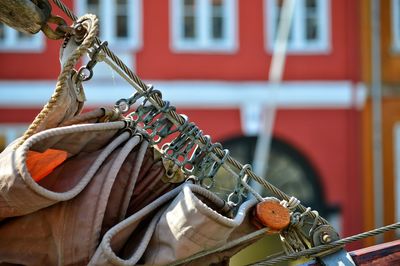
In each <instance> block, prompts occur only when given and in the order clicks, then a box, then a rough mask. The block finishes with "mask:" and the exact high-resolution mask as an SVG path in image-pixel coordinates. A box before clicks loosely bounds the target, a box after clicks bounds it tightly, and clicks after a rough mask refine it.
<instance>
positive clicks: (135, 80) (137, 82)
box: [53, 0, 400, 265]
mask: <svg viewBox="0 0 400 266" xmlns="http://www.w3.org/2000/svg"><path fill="white" fill-rule="evenodd" d="M53 2H54V3H55V4H56V5H57V6H58V7H59V8H60V9H61V10H63V11H64V12H65V13H66V14H67V16H69V17H70V18H71V19H73V20H74V21H76V20H77V17H76V16H75V15H74V14H73V13H72V12H71V11H70V10H69V9H68V8H67V7H66V6H65V5H64V4H63V3H62V2H61V1H60V0H53ZM96 43H97V44H98V45H100V44H101V42H100V39H99V38H97V37H96ZM103 50H104V52H105V53H106V54H107V55H108V56H109V57H110V58H111V60H112V61H113V62H114V63H115V64H116V65H117V66H118V67H119V68H120V69H121V70H122V71H123V72H124V73H125V74H126V77H128V78H129V80H130V81H131V82H130V83H131V85H132V86H133V87H135V89H136V90H137V91H138V92H140V93H142V94H146V92H147V90H148V86H147V85H146V84H145V83H144V82H143V81H142V80H141V79H140V78H139V77H138V76H137V75H136V74H134V73H133V71H131V70H130V69H129V68H128V67H127V66H126V65H125V64H124V63H123V62H122V61H121V60H120V59H119V58H118V57H117V56H116V55H115V54H114V53H113V52H112V51H111V50H110V49H109V48H108V47H107V46H104V47H103ZM148 100H149V101H150V102H151V103H152V104H153V105H154V106H155V107H156V108H160V109H161V108H163V107H164V105H165V102H164V101H163V100H162V99H161V97H160V96H159V95H158V94H152V95H151V97H149V98H148ZM168 115H169V117H168V118H169V119H170V120H171V121H172V122H173V123H174V124H176V125H178V126H179V125H182V124H183V123H184V122H185V120H184V118H183V117H182V116H181V115H179V114H177V113H176V112H175V111H174V110H171V111H170V112H169V113H168ZM199 140H200V142H201V143H202V144H205V143H206V140H205V138H204V136H202V135H201V136H200V138H199ZM212 151H213V152H215V154H217V155H219V156H220V157H222V156H223V155H224V152H223V150H222V149H221V148H219V147H215V148H214V149H213V150H212ZM214 157H215V158H216V159H217V160H218V158H219V157H218V156H215V155H214ZM227 161H228V162H229V163H230V164H231V165H233V166H234V167H236V168H237V169H239V170H240V169H242V168H243V165H242V164H240V163H239V162H238V161H236V160H235V159H234V158H232V157H231V156H227ZM223 166H224V168H225V169H227V170H228V171H229V172H230V173H231V174H235V175H237V173H236V172H234V171H233V170H232V169H231V167H230V166H229V165H227V164H223ZM245 172H246V174H247V175H248V176H249V177H251V178H253V179H254V180H256V181H257V182H259V183H260V184H261V185H263V186H264V187H265V188H267V189H269V190H270V191H271V192H273V193H274V194H275V195H277V196H278V197H280V198H282V199H284V200H287V201H289V200H290V197H289V196H288V195H287V194H285V193H284V192H283V191H281V190H279V189H278V188H276V187H274V186H273V185H272V184H270V183H269V182H267V181H266V180H264V179H263V178H261V177H260V176H258V175H256V174H255V173H254V172H253V171H251V170H250V169H246V171H245ZM298 209H300V210H301V211H303V212H305V211H306V210H307V209H306V208H305V207H304V206H303V205H301V204H299V205H298ZM309 215H310V216H311V217H313V218H316V219H319V221H320V222H321V223H322V224H327V223H328V222H327V221H326V220H325V219H323V218H322V217H320V216H318V215H316V214H315V213H314V212H309ZM398 228H400V223H395V224H392V225H388V226H384V227H380V228H377V229H374V230H371V231H368V232H364V233H361V234H358V235H354V236H350V237H347V238H344V239H340V240H338V241H335V242H332V243H330V244H325V245H322V246H317V247H312V248H310V249H307V250H303V251H300V252H296V253H293V254H289V255H285V256H281V257H278V258H275V259H272V260H268V261H260V262H258V263H256V264H253V265H271V264H275V263H277V262H281V261H285V260H289V259H295V258H299V257H303V256H311V255H315V254H318V253H320V252H322V251H326V250H329V249H333V248H336V247H339V246H342V245H344V244H347V243H350V242H353V241H357V240H360V239H362V238H365V237H369V236H374V235H378V234H381V233H383V232H386V231H389V230H393V229H398ZM260 233H261V231H256V232H254V234H255V235H256V236H258V234H260ZM244 239H245V240H246V241H248V240H249V239H248V238H244ZM235 243H237V242H235ZM231 244H232V243H231ZM217 250H219V249H217Z"/></svg>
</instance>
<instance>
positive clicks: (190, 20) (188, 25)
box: [183, 16, 196, 38]
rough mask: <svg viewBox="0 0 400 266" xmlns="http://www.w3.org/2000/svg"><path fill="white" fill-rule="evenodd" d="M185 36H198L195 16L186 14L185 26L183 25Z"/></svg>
mask: <svg viewBox="0 0 400 266" xmlns="http://www.w3.org/2000/svg"><path fill="white" fill-rule="evenodd" d="M183 37H184V38H194V37H196V27H195V17H194V16H185V18H184V27H183Z"/></svg>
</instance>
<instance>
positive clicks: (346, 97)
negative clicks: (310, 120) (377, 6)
mask: <svg viewBox="0 0 400 266" xmlns="http://www.w3.org/2000/svg"><path fill="white" fill-rule="evenodd" d="M55 83H56V82H55V81H33V80H31V81H5V80H2V81H0V107H12V108H13V107H14V108H23V107H41V106H43V104H44V103H46V101H47V100H48V99H49V97H50V96H51V95H52V92H53V88H54V85H55ZM148 83H151V84H153V85H154V87H155V88H157V89H159V90H161V91H162V93H163V99H165V100H168V101H170V102H171V104H173V105H176V106H179V107H187V108H192V109H197V108H210V107H211V108H212V107H214V108H241V107H242V106H246V105H248V104H253V105H265V104H268V103H269V102H270V101H271V100H270V99H271V98H273V99H276V106H277V107H278V108H305V109H307V108H309V109H321V108H322V109H343V108H344V109H346V108H353V107H357V108H358V107H361V106H363V105H364V103H365V100H366V88H365V86H364V85H363V84H354V83H352V82H351V81H346V80H344V81H291V82H284V83H282V84H281V86H280V87H279V89H278V90H273V89H271V88H272V87H273V86H272V85H271V84H270V83H268V82H259V81H254V82H228V81H186V80H180V81H179V80H178V81H157V80H154V81H148ZM83 85H84V88H85V92H86V98H87V99H88V102H87V104H86V105H87V106H99V105H113V104H114V102H115V101H117V100H118V99H120V98H126V97H128V96H130V95H131V94H132V92H133V88H132V87H130V85H128V84H127V83H125V82H123V81H122V80H121V81H120V80H117V79H115V80H114V79H113V80H101V81H100V80H99V81H96V80H93V81H91V82H89V83H87V84H83ZM32 92H35V93H32ZM27 95H29V97H27ZM16 99H18V100H16Z"/></svg>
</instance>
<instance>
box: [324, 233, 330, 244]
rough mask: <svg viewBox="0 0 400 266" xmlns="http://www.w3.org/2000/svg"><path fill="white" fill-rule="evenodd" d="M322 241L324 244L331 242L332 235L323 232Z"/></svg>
mask: <svg viewBox="0 0 400 266" xmlns="http://www.w3.org/2000/svg"><path fill="white" fill-rule="evenodd" d="M322 242H323V243H324V244H328V243H330V242H332V237H331V236H330V235H329V234H328V233H324V234H323V235H322Z"/></svg>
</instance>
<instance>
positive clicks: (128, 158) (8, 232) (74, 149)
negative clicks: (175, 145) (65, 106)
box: [0, 122, 171, 265]
mask: <svg viewBox="0 0 400 266" xmlns="http://www.w3.org/2000/svg"><path fill="white" fill-rule="evenodd" d="M123 125H124V123H123V122H111V123H104V124H103V123H100V124H90V125H74V126H67V127H62V128H56V129H50V130H46V131H43V132H41V133H38V134H36V135H35V136H33V137H32V138H30V139H28V140H27V141H26V143H24V145H22V146H21V147H20V148H18V149H17V150H15V151H14V150H12V149H7V150H6V151H5V152H4V153H2V154H1V155H0V162H1V167H2V171H1V176H0V182H1V183H0V184H1V209H0V210H1V212H0V213H1V218H3V219H4V218H8V219H5V220H3V221H2V223H1V224H0V261H1V262H3V263H4V262H7V263H16V264H23V265H70V264H77V265H86V264H87V263H88V261H89V259H90V258H91V256H92V255H93V253H94V251H95V249H96V248H97V245H98V243H99V242H100V240H101V237H102V235H103V234H104V233H105V232H106V231H107V230H108V228H109V227H111V226H113V225H114V224H116V223H118V222H120V221H121V220H123V219H124V218H125V217H126V216H127V215H129V211H130V208H132V206H135V207H136V208H142V207H143V202H138V201H137V200H136V199H135V197H133V194H134V193H136V194H141V193H144V194H146V193H149V191H146V189H144V187H145V186H143V182H145V179H146V175H147V176H150V177H151V178H152V179H153V181H154V180H158V181H159V182H160V183H161V181H160V180H161V178H162V176H163V175H164V170H163V167H162V162H161V160H159V159H155V156H154V149H153V148H149V147H148V142H147V141H146V140H144V139H143V138H142V136H140V135H131V134H130V132H127V131H124V132H118V128H121V127H122V126H123ZM26 145H27V146H28V147H29V150H35V151H41V150H43V149H48V148H53V149H57V150H64V151H67V152H68V154H69V158H68V159H67V160H66V161H65V162H64V163H63V164H62V165H60V166H59V167H57V168H56V169H55V170H54V171H53V172H52V173H51V174H49V175H48V176H46V177H45V178H44V179H42V180H41V181H39V182H37V183H36V182H35V181H34V180H33V179H32V177H31V176H30V173H29V172H28V171H27V170H26V161H24V160H23V159H22V158H24V156H23V155H21V154H26V152H25V153H24V151H26V150H27V149H28V148H27V146H26ZM25 157H26V156H25ZM14 158H15V160H13V159H14ZM143 162H146V163H145V164H144V163H143ZM3 166H6V167H7V168H8V169H9V170H7V171H3V169H5V168H4V167H3ZM12 166H14V167H12ZM140 172H141V174H140ZM154 173H155V174H154ZM169 187H171V186H169ZM169 187H168V186H167V187H165V188H164V189H166V190H168V189H169ZM137 188H139V189H142V190H143V191H141V192H140V191H135V189H137ZM134 191H135V192H134ZM160 192H161V193H163V191H160Z"/></svg>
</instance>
